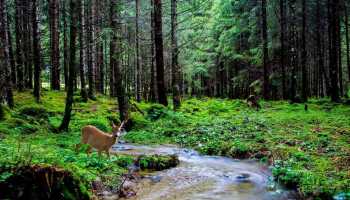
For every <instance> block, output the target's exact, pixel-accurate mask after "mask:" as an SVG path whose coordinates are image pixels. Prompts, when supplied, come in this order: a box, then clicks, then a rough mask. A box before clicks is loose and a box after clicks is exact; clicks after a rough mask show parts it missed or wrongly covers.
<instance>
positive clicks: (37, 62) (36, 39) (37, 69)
mask: <svg viewBox="0 0 350 200" xmlns="http://www.w3.org/2000/svg"><path fill="white" fill-rule="evenodd" d="M38 7H39V6H38V4H37V0H33V4H32V24H33V47H34V49H33V57H34V91H33V94H34V97H35V99H36V101H37V102H39V101H40V88H41V80H40V75H41V45H40V32H39V26H38V23H39V19H38V15H37V9H38Z"/></svg>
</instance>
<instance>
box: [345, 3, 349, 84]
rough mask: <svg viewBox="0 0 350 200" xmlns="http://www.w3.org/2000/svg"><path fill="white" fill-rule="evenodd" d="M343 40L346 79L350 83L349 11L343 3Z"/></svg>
mask: <svg viewBox="0 0 350 200" xmlns="http://www.w3.org/2000/svg"><path fill="white" fill-rule="evenodd" d="M344 13H345V42H346V63H347V66H348V81H349V83H350V42H349V25H350V24H349V13H348V5H347V4H345V10H344Z"/></svg>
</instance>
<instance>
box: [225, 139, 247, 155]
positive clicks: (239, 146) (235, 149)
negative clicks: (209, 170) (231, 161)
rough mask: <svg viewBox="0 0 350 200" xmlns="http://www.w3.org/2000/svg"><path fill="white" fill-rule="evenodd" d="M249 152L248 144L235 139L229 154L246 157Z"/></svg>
mask: <svg viewBox="0 0 350 200" xmlns="http://www.w3.org/2000/svg"><path fill="white" fill-rule="evenodd" d="M249 152H250V148H249V146H247V145H246V144H245V143H242V142H240V141H235V142H233V144H232V147H231V149H230V156H232V157H234V158H247V157H249Z"/></svg>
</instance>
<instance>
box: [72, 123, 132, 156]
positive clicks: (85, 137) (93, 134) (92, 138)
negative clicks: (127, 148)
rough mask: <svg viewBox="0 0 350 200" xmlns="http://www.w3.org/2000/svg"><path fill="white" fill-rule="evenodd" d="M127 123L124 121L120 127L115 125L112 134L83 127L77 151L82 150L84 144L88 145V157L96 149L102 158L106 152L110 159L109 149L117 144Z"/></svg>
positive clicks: (94, 128)
mask: <svg viewBox="0 0 350 200" xmlns="http://www.w3.org/2000/svg"><path fill="white" fill-rule="evenodd" d="M126 121H127V120H125V121H123V122H122V123H121V125H120V126H116V125H115V124H114V123H113V124H112V134H108V133H105V132H103V131H101V130H99V129H98V128H96V127H95V126H91V125H88V126H85V127H83V128H82V129H81V142H80V143H79V144H77V145H76V151H78V150H79V149H80V147H81V145H82V144H88V145H89V147H88V149H87V150H86V153H87V154H88V155H89V154H90V153H91V150H92V148H95V149H96V150H97V151H98V154H99V155H100V156H101V155H102V152H105V153H106V154H107V156H108V157H109V149H110V148H111V147H112V146H113V145H114V144H115V143H116V142H117V139H118V138H119V136H120V135H121V133H122V130H123V128H124V126H125V124H126Z"/></svg>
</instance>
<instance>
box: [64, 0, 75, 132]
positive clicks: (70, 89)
mask: <svg viewBox="0 0 350 200" xmlns="http://www.w3.org/2000/svg"><path fill="white" fill-rule="evenodd" d="M78 15H79V10H78V0H70V16H71V23H70V51H69V52H70V59H69V76H68V86H67V97H66V107H65V110H64V117H63V120H62V123H61V125H60V127H59V130H60V131H67V130H68V127H69V122H70V119H71V112H72V105H73V90H74V88H73V86H74V77H75V51H76V40H77V26H78V24H77V22H78V17H79V16H78Z"/></svg>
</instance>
